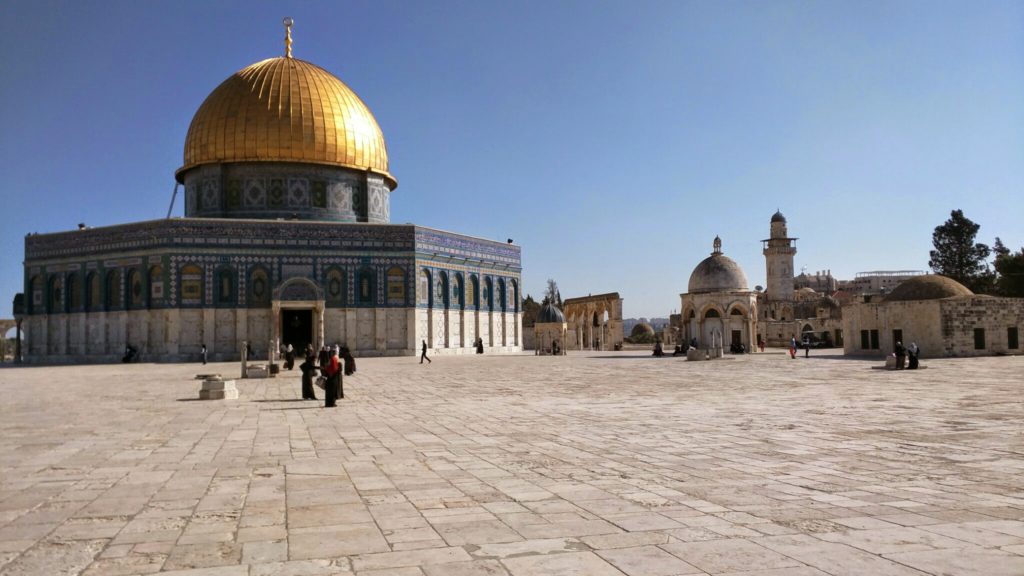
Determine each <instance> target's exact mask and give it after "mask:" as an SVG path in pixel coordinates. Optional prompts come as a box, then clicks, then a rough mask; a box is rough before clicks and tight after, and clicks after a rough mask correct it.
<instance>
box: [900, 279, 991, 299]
mask: <svg viewBox="0 0 1024 576" xmlns="http://www.w3.org/2000/svg"><path fill="white" fill-rule="evenodd" d="M973 294H974V292H971V291H970V289H969V288H967V287H966V286H964V285H963V284H961V283H959V282H957V281H956V280H953V279H952V278H947V277H945V276H939V275H938V274H929V275H925V276H915V277H913V278H910V279H908V280H904V281H903V282H901V283H900V284H899V285H898V286H896V287H895V288H893V290H892V292H891V293H890V294H889V295H888V296H886V297H885V301H886V302H904V301H906V300H939V299H941V298H953V297H955V296H971V295H973Z"/></svg>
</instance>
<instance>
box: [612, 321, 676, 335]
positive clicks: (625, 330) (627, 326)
mask: <svg viewBox="0 0 1024 576" xmlns="http://www.w3.org/2000/svg"><path fill="white" fill-rule="evenodd" d="M641 322H647V323H648V324H650V325H651V326H652V327H653V328H654V331H655V332H661V329H662V328H664V327H665V326H666V325H668V318H624V319H623V320H622V336H623V337H626V336H629V335H630V334H631V333H632V332H633V326H636V325H637V324H639V323H641Z"/></svg>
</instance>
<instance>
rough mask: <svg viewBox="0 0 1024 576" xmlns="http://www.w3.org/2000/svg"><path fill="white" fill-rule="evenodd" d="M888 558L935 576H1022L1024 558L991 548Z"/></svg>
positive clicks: (928, 552) (908, 553) (932, 551)
mask: <svg viewBox="0 0 1024 576" xmlns="http://www.w3.org/2000/svg"><path fill="white" fill-rule="evenodd" d="M885 557H886V558H890V559H892V560H895V561H897V562H899V563H901V564H906V565H907V566H913V567H914V568H918V569H920V570H923V571H925V572H928V573H931V574H956V575H957V576H1020V575H1021V574H1024V557H1021V556H1017V555H1014V554H1008V553H1006V552H1003V551H1000V550H993V549H990V548H977V547H970V548H960V549H954V550H922V551H918V552H901V553H897V554H887V555H886V556H885Z"/></svg>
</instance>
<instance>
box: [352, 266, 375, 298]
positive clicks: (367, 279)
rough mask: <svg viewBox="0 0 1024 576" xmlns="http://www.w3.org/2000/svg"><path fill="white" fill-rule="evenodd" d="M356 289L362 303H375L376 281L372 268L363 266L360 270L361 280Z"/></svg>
mask: <svg viewBox="0 0 1024 576" xmlns="http://www.w3.org/2000/svg"><path fill="white" fill-rule="evenodd" d="M356 289H357V290H358V291H359V294H358V299H359V303H360V304H373V290H374V281H373V270H372V269H371V268H363V269H362V270H360V271H359V282H358V284H357V286H356Z"/></svg>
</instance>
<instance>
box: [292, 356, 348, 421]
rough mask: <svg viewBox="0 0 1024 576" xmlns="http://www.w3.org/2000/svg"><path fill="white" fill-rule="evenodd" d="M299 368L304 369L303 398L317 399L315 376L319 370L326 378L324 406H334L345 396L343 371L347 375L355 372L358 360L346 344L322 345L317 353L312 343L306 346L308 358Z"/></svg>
mask: <svg viewBox="0 0 1024 576" xmlns="http://www.w3.org/2000/svg"><path fill="white" fill-rule="evenodd" d="M299 370H301V371H302V399H303V400H316V391H315V389H314V388H313V378H314V377H315V376H316V373H317V371H319V372H320V375H321V377H323V378H324V379H325V382H324V408H334V407H335V406H336V405H337V404H336V401H337V400H338V399H339V398H344V397H345V389H344V386H343V381H342V373H343V372H344V375H345V376H351V375H352V374H355V371H356V360H355V358H353V357H352V352H351V351H350V350H349V349H348V348H347V347H345V346H338V345H334V346H331V347H327V346H321V347H320V352H319V354H317V353H315V352H314V350H313V345H312V344H310V345H308V346H306V360H305V361H304V362H303V363H302V364H300V365H299Z"/></svg>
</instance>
